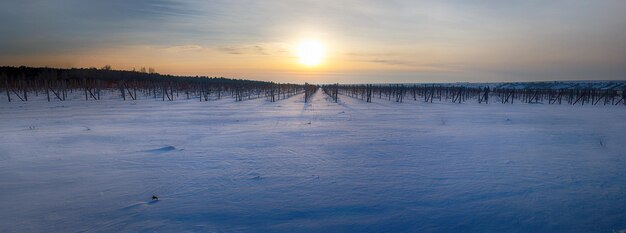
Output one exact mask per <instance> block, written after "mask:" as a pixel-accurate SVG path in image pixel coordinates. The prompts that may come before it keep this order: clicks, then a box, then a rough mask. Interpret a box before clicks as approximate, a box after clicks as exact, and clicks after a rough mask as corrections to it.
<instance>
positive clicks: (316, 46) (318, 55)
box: [296, 40, 325, 66]
mask: <svg viewBox="0 0 626 233" xmlns="http://www.w3.org/2000/svg"><path fill="white" fill-rule="evenodd" d="M324 50H325V49H324V45H323V44H322V43H320V42H319V41H316V40H305V41H302V42H300V43H299V44H298V46H297V47H296V55H297V56H298V60H299V61H300V63H301V64H303V65H305V66H317V65H319V64H321V63H322V60H323V59H324V53H325V51H324Z"/></svg>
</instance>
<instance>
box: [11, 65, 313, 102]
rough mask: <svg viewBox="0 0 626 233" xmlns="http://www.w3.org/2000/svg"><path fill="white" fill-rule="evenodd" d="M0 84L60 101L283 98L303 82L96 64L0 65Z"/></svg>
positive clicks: (14, 96) (20, 94)
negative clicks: (105, 96) (113, 96)
mask: <svg viewBox="0 0 626 233" xmlns="http://www.w3.org/2000/svg"><path fill="white" fill-rule="evenodd" d="M0 85H2V86H3V88H2V90H4V92H5V94H6V97H7V99H8V100H9V101H16V100H19V101H28V100H29V96H31V95H36V96H39V95H46V97H47V100H48V101H65V100H67V99H68V93H76V92H78V93H81V94H84V99H85V100H100V98H101V92H103V91H108V92H111V91H112V92H114V93H118V94H119V97H121V99H123V100H127V99H130V100H137V99H138V98H154V99H162V100H164V101H165V100H170V101H171V100H174V99H179V98H185V99H199V100H200V101H209V100H211V99H221V98H223V97H231V98H234V99H235V101H242V100H246V99H255V98H262V97H266V98H268V99H270V100H271V101H276V100H280V99H285V98H288V97H290V96H293V95H296V94H299V93H302V92H304V91H305V89H306V88H305V85H301V84H281V83H274V82H264V81H253V80H244V79H229V78H224V77H207V76H173V75H163V74H158V73H156V72H155V70H154V69H153V68H148V70H147V72H146V69H145V68H142V69H141V70H140V71H124V70H113V69H112V68H111V66H109V65H107V66H104V67H102V68H101V69H97V68H71V69H61V68H47V67H45V68H42V67H25V66H20V67H11V66H3V67H0Z"/></svg>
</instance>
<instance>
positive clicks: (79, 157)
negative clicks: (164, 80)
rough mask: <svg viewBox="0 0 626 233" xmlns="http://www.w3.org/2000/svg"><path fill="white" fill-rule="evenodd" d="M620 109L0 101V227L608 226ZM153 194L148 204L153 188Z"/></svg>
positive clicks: (617, 203)
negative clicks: (153, 199)
mask: <svg viewBox="0 0 626 233" xmlns="http://www.w3.org/2000/svg"><path fill="white" fill-rule="evenodd" d="M624 119H626V107H623V106H570V105H542V104H513V105H505V104H490V105H478V104H472V103H465V104H451V103H423V102H420V101H417V102H413V101H406V102H405V103H395V102H388V101H386V100H378V99H374V103H365V102H363V101H361V100H356V99H351V98H349V97H346V96H340V103H338V104H337V103H333V102H330V101H328V100H327V99H326V97H325V95H324V94H323V93H322V92H321V91H318V92H317V94H316V95H315V96H313V99H312V101H311V102H310V103H308V104H305V103H303V96H302V95H298V96H294V97H292V98H290V99H287V100H284V101H279V102H274V103H271V102H268V101H266V100H265V99H256V100H249V101H244V102H233V100H232V99H223V100H217V101H210V102H198V101H197V99H196V100H195V101H194V100H178V101H172V102H167V101H166V102H163V101H160V100H159V101H157V100H140V101H137V102H130V101H126V102H124V101H121V100H115V99H110V100H101V101H84V100H83V101H80V100H72V101H66V102H58V101H57V102H51V103H48V102H45V101H42V100H38V101H31V102H26V103H24V102H12V103H7V102H6V100H4V101H0V139H1V140H0V232H77V231H80V232H83V231H87V232H136V231H145V232H154V231H156V232H207V231H209V232H215V231H220V232H249V231H253V232H344V231H351V232H613V231H620V230H623V229H626V157H625V156H626V121H624ZM153 194H154V195H157V196H158V197H159V200H158V201H152V200H151V197H152V195H153Z"/></svg>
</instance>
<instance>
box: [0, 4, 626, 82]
mask: <svg viewBox="0 0 626 233" xmlns="http://www.w3.org/2000/svg"><path fill="white" fill-rule="evenodd" d="M624 12H626V1H623V0H597V1H589V0H569V1H564V0H550V1H546V0H526V1H515V0H512V1H500V0H492V1H488V0H474V1H467V0H437V1H435V0H433V1H419V0H407V1H400V0H379V1H373V0H360V1H357V0H315V1H308V0H283V1H278V0H263V1H261V0H256V1H252V0H249V1H244V0H216V1H210V0H209V1H200V0H190V1H174V0H108V1H100V0H2V1H0V32H1V33H0V65H12V66H20V65H28V66H49V67H64V68H65V67H68V68H69V67H102V66H105V65H111V66H112V67H113V69H123V70H132V69H137V70H139V69H140V68H141V67H146V68H147V67H153V68H154V69H155V70H156V71H157V72H159V73H163V74H174V75H191V76H195V75H200V76H223V77H231V78H246V79H256V80H268V81H275V82H295V83H302V82H311V83H335V82H338V83H402V82H499V81H551V80H626V13H624ZM311 40H312V41H316V42H319V43H320V44H322V45H323V50H324V56H323V59H322V62H321V63H320V64H319V65H316V66H307V65H304V64H301V63H300V62H299V59H298V54H297V52H296V50H297V47H298V44H299V43H301V42H302V41H311Z"/></svg>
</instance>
